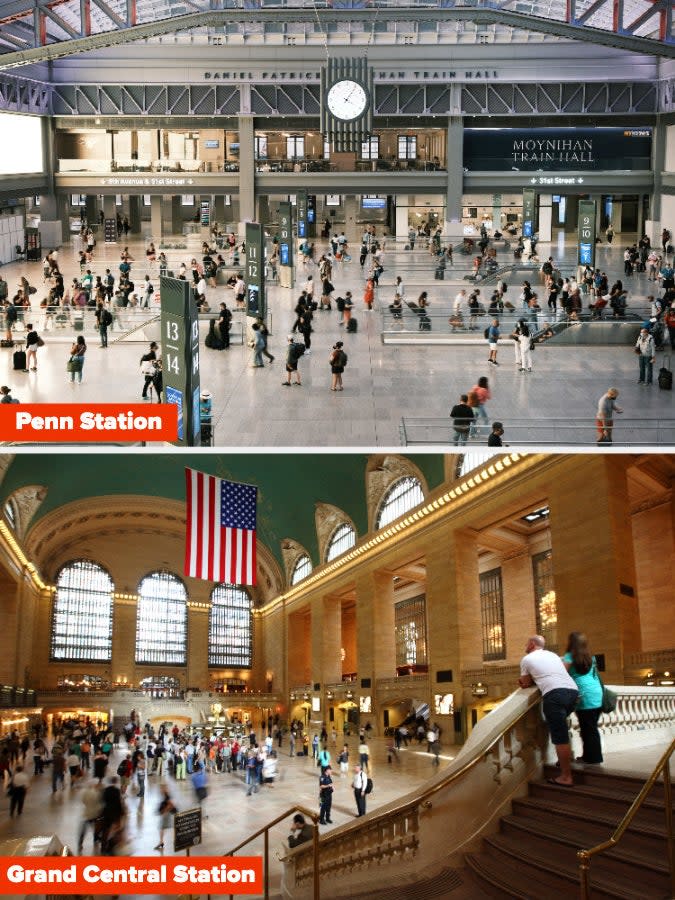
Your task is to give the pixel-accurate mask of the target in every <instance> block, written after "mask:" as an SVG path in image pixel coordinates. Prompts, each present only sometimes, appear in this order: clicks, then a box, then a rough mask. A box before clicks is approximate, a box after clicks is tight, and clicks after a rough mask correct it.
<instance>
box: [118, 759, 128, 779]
mask: <svg viewBox="0 0 675 900" xmlns="http://www.w3.org/2000/svg"><path fill="white" fill-rule="evenodd" d="M117 774H118V775H119V776H120V778H123V777H124V776H125V775H126V774H127V761H126V759H123V760H122V762H121V763H120V764H119V766H118V767H117Z"/></svg>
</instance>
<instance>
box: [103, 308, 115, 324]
mask: <svg viewBox="0 0 675 900" xmlns="http://www.w3.org/2000/svg"><path fill="white" fill-rule="evenodd" d="M112 323H113V317H112V313H111V312H110V310H109V309H104V310H103V324H104V325H112Z"/></svg>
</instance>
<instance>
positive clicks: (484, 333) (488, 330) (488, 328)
mask: <svg viewBox="0 0 675 900" xmlns="http://www.w3.org/2000/svg"><path fill="white" fill-rule="evenodd" d="M491 327H492V326H491V325H488V327H487V328H486V329H485V331H484V332H483V335H484V337H485V340H486V341H489V340H490V328H491Z"/></svg>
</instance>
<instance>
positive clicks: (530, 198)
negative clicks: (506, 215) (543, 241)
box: [523, 188, 537, 238]
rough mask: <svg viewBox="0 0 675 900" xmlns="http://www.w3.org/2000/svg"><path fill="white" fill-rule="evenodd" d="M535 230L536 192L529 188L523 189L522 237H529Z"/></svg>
mask: <svg viewBox="0 0 675 900" xmlns="http://www.w3.org/2000/svg"><path fill="white" fill-rule="evenodd" d="M536 231H537V193H536V191H533V190H532V189H531V188H526V189H525V190H524V191H523V237H528V238H531V237H532V235H533V234H535V232H536Z"/></svg>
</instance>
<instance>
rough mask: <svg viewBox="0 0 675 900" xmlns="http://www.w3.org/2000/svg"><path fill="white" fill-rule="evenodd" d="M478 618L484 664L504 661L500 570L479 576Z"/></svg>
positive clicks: (502, 597) (504, 648) (504, 644)
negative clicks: (495, 660)
mask: <svg viewBox="0 0 675 900" xmlns="http://www.w3.org/2000/svg"><path fill="white" fill-rule="evenodd" d="M480 617H481V626H482V633H483V659H484V660H485V661H486V662H487V661H488V660H492V659H506V641H505V637H504V596H503V593H502V570H501V569H492V570H491V571H489V572H482V573H481V575H480Z"/></svg>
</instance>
